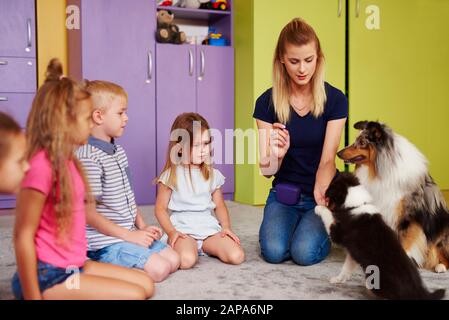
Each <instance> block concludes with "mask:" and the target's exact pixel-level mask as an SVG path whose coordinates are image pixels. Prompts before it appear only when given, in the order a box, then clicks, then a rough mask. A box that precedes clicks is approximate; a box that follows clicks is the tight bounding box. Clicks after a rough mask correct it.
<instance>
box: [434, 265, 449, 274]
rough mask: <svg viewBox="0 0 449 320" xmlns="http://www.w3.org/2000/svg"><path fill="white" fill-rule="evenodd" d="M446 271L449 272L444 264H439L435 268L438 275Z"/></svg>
mask: <svg viewBox="0 0 449 320" xmlns="http://www.w3.org/2000/svg"><path fill="white" fill-rule="evenodd" d="M446 271H447V269H446V266H445V265H444V264H442V263H439V264H437V265H436V266H435V272H436V273H444V272H446Z"/></svg>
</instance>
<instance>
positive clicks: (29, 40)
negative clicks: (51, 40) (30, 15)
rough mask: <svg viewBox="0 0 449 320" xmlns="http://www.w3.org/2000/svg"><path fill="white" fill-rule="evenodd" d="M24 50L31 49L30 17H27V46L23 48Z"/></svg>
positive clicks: (28, 50)
mask: <svg viewBox="0 0 449 320" xmlns="http://www.w3.org/2000/svg"><path fill="white" fill-rule="evenodd" d="M25 51H26V52H30V51H31V19H27V47H26V48H25Z"/></svg>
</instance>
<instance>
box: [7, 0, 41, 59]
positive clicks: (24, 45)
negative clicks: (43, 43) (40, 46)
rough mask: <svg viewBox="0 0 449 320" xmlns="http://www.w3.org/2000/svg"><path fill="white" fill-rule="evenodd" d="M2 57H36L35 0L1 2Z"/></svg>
mask: <svg viewBox="0 0 449 320" xmlns="http://www.w3.org/2000/svg"><path fill="white" fill-rule="evenodd" d="M0 56H4V57H27V58H34V57H36V19H35V5H34V0H0Z"/></svg>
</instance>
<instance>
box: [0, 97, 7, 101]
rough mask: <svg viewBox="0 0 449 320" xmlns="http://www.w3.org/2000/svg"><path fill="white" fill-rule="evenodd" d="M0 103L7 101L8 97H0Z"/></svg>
mask: <svg viewBox="0 0 449 320" xmlns="http://www.w3.org/2000/svg"><path fill="white" fill-rule="evenodd" d="M0 101H8V97H0Z"/></svg>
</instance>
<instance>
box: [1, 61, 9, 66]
mask: <svg viewBox="0 0 449 320" xmlns="http://www.w3.org/2000/svg"><path fill="white" fill-rule="evenodd" d="M7 64H8V61H0V66H6V65H7Z"/></svg>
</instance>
